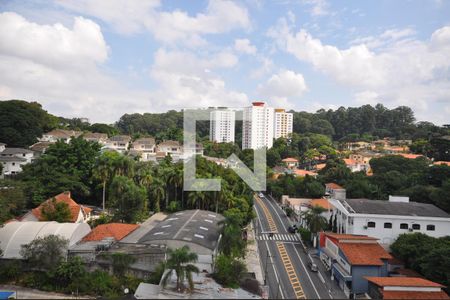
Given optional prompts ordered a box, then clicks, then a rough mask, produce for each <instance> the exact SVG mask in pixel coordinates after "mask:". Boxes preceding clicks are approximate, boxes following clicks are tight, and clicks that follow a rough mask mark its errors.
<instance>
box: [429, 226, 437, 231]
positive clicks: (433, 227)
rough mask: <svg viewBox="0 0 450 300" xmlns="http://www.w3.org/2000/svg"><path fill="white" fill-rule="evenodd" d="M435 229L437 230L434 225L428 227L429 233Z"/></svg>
mask: <svg viewBox="0 0 450 300" xmlns="http://www.w3.org/2000/svg"><path fill="white" fill-rule="evenodd" d="M435 229H436V227H435V226H434V225H427V230H428V231H434V230H435Z"/></svg>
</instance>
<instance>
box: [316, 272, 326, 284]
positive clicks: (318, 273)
mask: <svg viewBox="0 0 450 300" xmlns="http://www.w3.org/2000/svg"><path fill="white" fill-rule="evenodd" d="M317 275H319V279H320V281H322V283H325V279H324V278H323V276H322V274H320V272H317Z"/></svg>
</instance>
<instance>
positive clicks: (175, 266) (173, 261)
mask: <svg viewBox="0 0 450 300" xmlns="http://www.w3.org/2000/svg"><path fill="white" fill-rule="evenodd" d="M167 253H168V254H169V259H168V260H167V263H166V266H167V268H168V269H169V271H168V272H167V273H166V274H165V275H164V277H163V279H162V284H163V286H166V284H167V280H168V279H169V278H170V277H171V276H172V273H173V272H174V271H175V274H176V276H177V291H178V292H180V291H181V288H182V284H183V283H184V280H185V279H187V280H188V283H189V289H190V290H193V289H194V281H193V280H192V273H193V272H195V273H197V274H198V273H199V269H198V268H197V267H196V266H195V265H193V264H191V263H194V262H196V261H197V259H198V255H197V254H196V253H194V252H191V251H190V249H189V247H188V246H183V247H182V248H178V249H175V250H172V249H170V248H169V249H168V251H167Z"/></svg>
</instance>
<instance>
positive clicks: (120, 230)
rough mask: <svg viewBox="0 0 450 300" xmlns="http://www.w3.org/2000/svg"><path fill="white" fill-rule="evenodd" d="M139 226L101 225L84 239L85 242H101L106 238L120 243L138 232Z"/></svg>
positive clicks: (121, 224)
mask: <svg viewBox="0 0 450 300" xmlns="http://www.w3.org/2000/svg"><path fill="white" fill-rule="evenodd" d="M138 227H139V225H136V224H123V223H108V224H101V225H98V226H97V227H95V228H94V229H92V231H91V232H90V233H89V234H88V235H86V236H85V237H84V238H83V242H88V241H101V240H104V239H105V238H114V240H116V241H120V240H121V239H123V238H124V237H126V236H127V235H129V234H130V233H131V232H133V231H134V230H136V229H137V228H138Z"/></svg>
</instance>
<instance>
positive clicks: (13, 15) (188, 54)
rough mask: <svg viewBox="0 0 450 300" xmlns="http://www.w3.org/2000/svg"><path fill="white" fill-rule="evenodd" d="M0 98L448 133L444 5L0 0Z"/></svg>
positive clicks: (80, 108)
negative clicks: (259, 109) (409, 118)
mask: <svg viewBox="0 0 450 300" xmlns="http://www.w3.org/2000/svg"><path fill="white" fill-rule="evenodd" d="M0 28H2V30H1V31H0V99H4V100H6V99H12V98H16V99H17V98H18V99H26V100H36V101H39V102H40V103H42V104H43V106H44V108H45V109H47V110H48V111H49V112H51V113H54V114H57V115H63V116H67V117H88V118H89V119H90V120H91V121H92V122H95V121H99V122H114V121H116V120H117V119H118V118H119V117H120V116H121V115H122V114H124V113H133V112H162V111H166V110H168V109H181V108H185V107H205V106H211V105H221V106H223V105H228V106H245V105H248V104H249V103H250V102H251V101H253V100H264V101H267V102H269V103H270V104H271V105H273V106H277V107H284V108H287V109H295V110H306V111H316V110H318V109H320V108H325V109H328V108H338V107H339V106H360V105H363V104H367V103H368V104H376V103H383V104H384V105H386V106H388V107H396V106H398V105H408V106H410V107H412V108H413V109H414V111H415V112H416V117H417V119H418V120H428V121H432V122H434V123H437V124H443V123H449V121H450V2H449V1H443V0H441V1H439V0H424V1H411V0H408V1H406V0H403V1H400V0H397V1H384V0H381V1H380V0H378V1H368V0H365V1H333V2H332V1H329V0H297V1H294V0H273V1H262V0H246V1H244V0H242V1H235V2H233V1H225V0H223V1H219V0H209V1H174V0H170V1H159V0H135V1H118V0H90V1H89V0H55V1H38V0H35V1H27V2H24V1H12V0H1V1H0Z"/></svg>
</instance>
